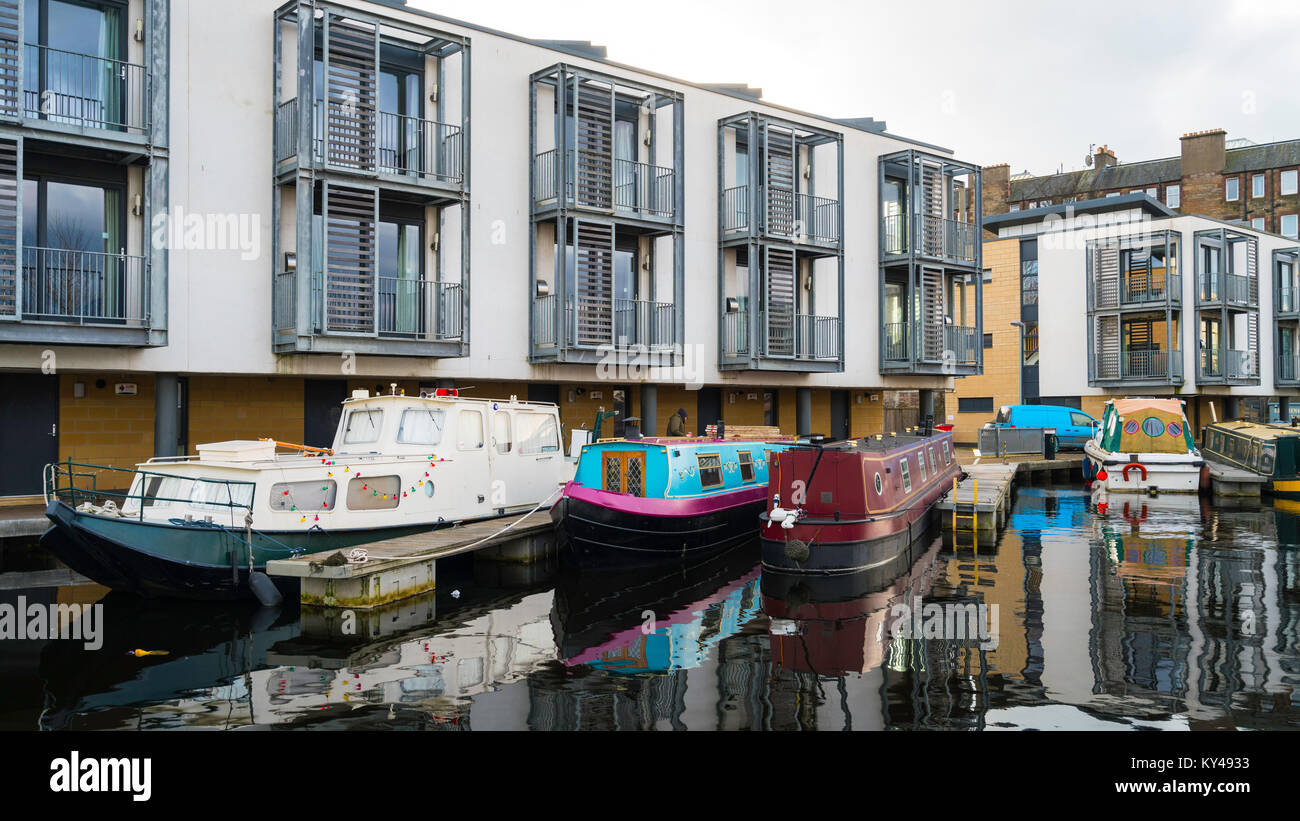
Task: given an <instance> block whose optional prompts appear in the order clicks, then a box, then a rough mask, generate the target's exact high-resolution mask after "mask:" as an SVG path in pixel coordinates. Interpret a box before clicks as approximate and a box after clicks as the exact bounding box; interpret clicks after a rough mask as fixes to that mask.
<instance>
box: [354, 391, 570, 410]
mask: <svg viewBox="0 0 1300 821" xmlns="http://www.w3.org/2000/svg"><path fill="white" fill-rule="evenodd" d="M367 402H417V403H418V402H428V403H430V404H435V405H436V404H447V403H456V402H459V403H470V404H476V405H510V406H519V405H528V406H532V407H538V408H554V407H557V405H556V404H555V403H554V402H532V401H529V400H527V399H519V398H518V397H514V396H512V397H510V398H509V399H487V398H483V397H477V396H449V395H444V396H429V395H428V394H420V395H418V396H408V395H407V394H404V393H382V394H371V395H369V396H360V395H353V396H349V397H348V398H347V399H344V400H343V404H344V406H347V405H354V404H363V403H367Z"/></svg>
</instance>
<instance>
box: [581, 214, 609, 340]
mask: <svg viewBox="0 0 1300 821" xmlns="http://www.w3.org/2000/svg"><path fill="white" fill-rule="evenodd" d="M573 223H574V224H573V236H574V254H573V263H574V271H573V303H574V309H575V310H574V320H575V322H576V323H577V328H576V336H575V341H576V343H577V344H578V345H590V346H597V345H609V344H612V343H613V341H614V306H613V299H614V226H613V225H611V224H609V223H605V222H592V221H590V220H582V219H577V220H574V221H573Z"/></svg>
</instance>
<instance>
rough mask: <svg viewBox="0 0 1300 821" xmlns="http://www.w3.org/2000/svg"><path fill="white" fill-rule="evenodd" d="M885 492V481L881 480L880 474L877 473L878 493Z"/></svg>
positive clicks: (878, 494)
mask: <svg viewBox="0 0 1300 821" xmlns="http://www.w3.org/2000/svg"><path fill="white" fill-rule="evenodd" d="M884 492H885V483H884V482H883V481H881V479H880V474H879V473H877V474H876V495H877V496H880V495H881V494H883V493H884Z"/></svg>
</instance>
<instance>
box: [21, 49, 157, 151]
mask: <svg viewBox="0 0 1300 821" xmlns="http://www.w3.org/2000/svg"><path fill="white" fill-rule="evenodd" d="M23 60H24V64H23V117H24V118H26V119H27V120H28V121H29V122H28V123H27V124H28V125H32V126H36V127H40V126H41V125H44V124H50V125H51V126H54V127H55V128H56V129H59V130H72V131H79V132H82V133H85V132H93V133H95V134H104V135H112V134H115V133H116V134H129V135H137V136H143V135H145V134H147V133H148V131H149V126H150V122H149V114H150V111H149V101H150V96H151V77H150V74H149V72H148V71H147V70H145V67H144V66H142V65H137V64H135V63H128V62H126V61H124V60H112V59H108V58H105V57H96V56H93V55H90V54H78V53H76V52H71V51H63V50H62V49H56V48H50V47H49V46H43V45H38V44H33V43H28V44H26V45H25V46H24V49H23ZM32 121H35V122H32Z"/></svg>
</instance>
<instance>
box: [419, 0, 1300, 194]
mask: <svg viewBox="0 0 1300 821" xmlns="http://www.w3.org/2000/svg"><path fill="white" fill-rule="evenodd" d="M408 3H409V4H410V5H412V6H419V7H421V8H425V9H429V10H431V11H434V12H436V13H438V14H442V15H445V16H448V17H452V18H456V19H460V20H464V21H466V22H471V23H476V24H479V25H484V26H488V27H490V28H496V29H500V30H502V31H507V32H510V33H512V34H519V35H523V36H526V37H535V38H540V39H565V40H591V41H592V42H594V43H597V44H599V45H603V46H606V47H608V49H609V58H610V59H611V60H614V61H617V62H621V63H626V64H628V65H632V66H637V67H642V68H647V69H651V70H654V71H658V72H660V73H663V74H668V75H670V76H674V77H680V78H681V79H684V80H691V81H695V82H741V83H748V84H749V85H751V86H756V87H759V88H762V89H763V97H764V99H765V100H767V101H769V102H773V103H780V104H782V105H788V106H791V107H794V108H799V109H803V110H806V111H810V112H814V113H817V114H825V115H828V116H832V117H857V116H870V117H875V118H876V119H878V120H880V119H883V120H885V121H886V122H887V123H888V125H889V130H890V131H891V132H893V133H896V134H900V135H903V136H907V137H912V138H915V139H918V140H923V141H926V142H931V143H936V144H938V145H942V146H945V147H947V148H951V149H953V150H954V151H956V152H957V155H958V156H959V157H960V158H961V159H965V160H973V161H975V162H979V163H981V164H985V165H988V164H992V163H999V162H1006V163H1010V164H1011V166H1012V170H1013V171H1020V170H1022V169H1026V168H1027V169H1029V170H1030V171H1032V172H1034V173H1035V174H1047V173H1054V172H1056V171H1057V170H1058V169H1059V168H1064V170H1066V171H1070V170H1075V169H1079V168H1082V167H1083V158H1084V156H1085V155H1086V154H1087V153H1088V147H1089V145H1091V144H1094V143H1095V144H1097V145H1102V144H1108V145H1110V146H1111V147H1112V148H1113V149H1114V150H1115V154H1116V156H1117V157H1118V158H1119V160H1120V162H1133V161H1137V160H1143V159H1153V158H1156V157H1167V156H1172V155H1175V154H1177V153H1178V150H1179V148H1178V138H1179V136H1181V135H1182V134H1183V133H1185V132H1187V131H1199V130H1203V129H1207V128H1224V129H1226V130H1227V132H1228V137H1229V139H1231V138H1235V137H1247V138H1250V139H1252V140H1254V141H1256V142H1268V141H1271V140H1280V139H1291V138H1296V137H1300V82H1297V80H1298V79H1300V57H1298V56H1297V54H1298V51H1297V48H1298V47H1300V2H1298V1H1297V0H1220V2H1199V1H1196V2H1167V3H1166V2H1139V0H1127V1H1126V2H1110V0H1089V2H1073V3H1058V2H1050V3H1049V2H995V1H994V0H987V1H986V2H975V1H973V0H968V1H967V2H961V1H960V0H891V2H864V1H863V0H859V2H849V0H816V1H815V2H809V1H808V0H803V2H792V0H779V2H778V1H776V0H725V1H724V2H718V1H717V0H639V1H638V0H408ZM476 57H478V59H482V57H481V56H478V55H476ZM535 68H541V66H536V67H535Z"/></svg>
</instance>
